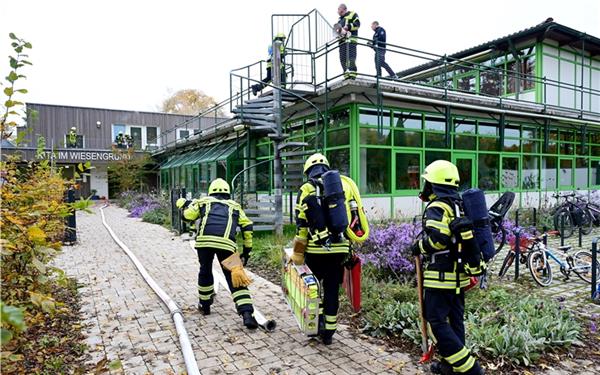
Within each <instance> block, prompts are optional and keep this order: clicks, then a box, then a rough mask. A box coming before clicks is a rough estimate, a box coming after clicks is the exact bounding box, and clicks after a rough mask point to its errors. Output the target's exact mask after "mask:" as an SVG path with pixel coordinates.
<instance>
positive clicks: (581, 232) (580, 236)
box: [579, 226, 583, 247]
mask: <svg viewBox="0 0 600 375" xmlns="http://www.w3.org/2000/svg"><path fill="white" fill-rule="evenodd" d="M582 243H583V230H582V227H581V226H580V227H579V247H582Z"/></svg>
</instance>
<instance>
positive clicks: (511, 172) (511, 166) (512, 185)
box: [502, 157, 519, 189]
mask: <svg viewBox="0 0 600 375" xmlns="http://www.w3.org/2000/svg"><path fill="white" fill-rule="evenodd" d="M518 187H519V158H517V157H515V158H502V188H504V189H517V188H518Z"/></svg>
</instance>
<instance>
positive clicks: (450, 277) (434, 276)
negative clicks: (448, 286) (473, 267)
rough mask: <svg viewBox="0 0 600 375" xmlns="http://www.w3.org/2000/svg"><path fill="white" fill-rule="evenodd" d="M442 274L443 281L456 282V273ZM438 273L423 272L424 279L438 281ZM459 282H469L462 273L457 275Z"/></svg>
mask: <svg viewBox="0 0 600 375" xmlns="http://www.w3.org/2000/svg"><path fill="white" fill-rule="evenodd" d="M442 273H443V274H444V279H445V280H454V281H456V272H442ZM439 276H440V273H439V271H433V270H425V273H424V277H425V278H429V279H436V280H437V279H439ZM459 279H460V280H469V277H468V276H467V275H465V274H464V273H461V274H460V275H459Z"/></svg>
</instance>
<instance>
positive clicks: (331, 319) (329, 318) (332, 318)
mask: <svg viewBox="0 0 600 375" xmlns="http://www.w3.org/2000/svg"><path fill="white" fill-rule="evenodd" d="M325 321H326V322H329V323H335V322H337V315H325Z"/></svg>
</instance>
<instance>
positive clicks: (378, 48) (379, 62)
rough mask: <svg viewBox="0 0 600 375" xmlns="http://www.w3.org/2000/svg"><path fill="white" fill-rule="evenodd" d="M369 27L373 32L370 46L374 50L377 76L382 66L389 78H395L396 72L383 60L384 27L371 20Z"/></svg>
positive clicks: (384, 44) (379, 74)
mask: <svg viewBox="0 0 600 375" xmlns="http://www.w3.org/2000/svg"><path fill="white" fill-rule="evenodd" d="M371 29H372V30H373V31H374V32H375V34H373V44H372V47H373V49H374V50H375V69H376V70H377V76H378V77H381V68H382V67H383V68H384V69H385V71H386V72H388V74H389V78H392V79H396V78H398V76H396V73H394V71H393V70H392V68H391V67H390V66H389V65H388V63H386V62H385V51H386V47H387V45H386V35H385V29H384V28H383V27H381V26H379V22H377V21H373V23H372V24H371Z"/></svg>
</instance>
